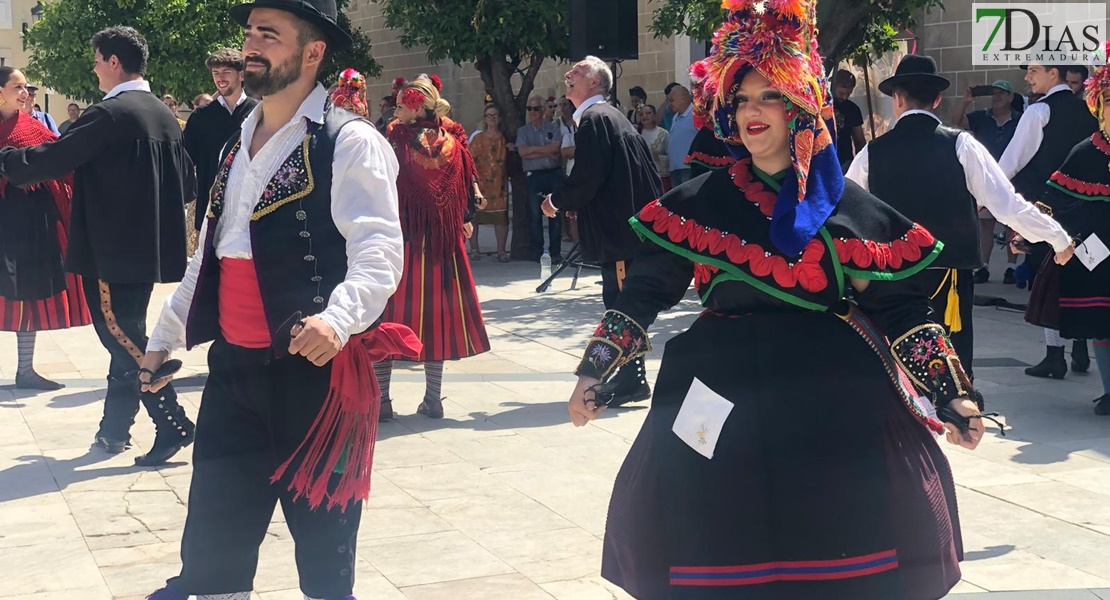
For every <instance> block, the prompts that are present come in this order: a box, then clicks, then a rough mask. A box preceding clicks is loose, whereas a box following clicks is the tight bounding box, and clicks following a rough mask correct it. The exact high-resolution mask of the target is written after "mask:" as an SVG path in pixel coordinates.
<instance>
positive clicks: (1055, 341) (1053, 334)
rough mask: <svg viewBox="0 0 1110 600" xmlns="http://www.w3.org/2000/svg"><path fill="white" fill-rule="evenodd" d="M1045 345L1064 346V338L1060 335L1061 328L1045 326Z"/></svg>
mask: <svg viewBox="0 0 1110 600" xmlns="http://www.w3.org/2000/svg"><path fill="white" fill-rule="evenodd" d="M1044 345H1045V346H1051V347H1053V348H1063V347H1064V338H1062V337H1060V330H1059V329H1049V328H1048V327H1045V328H1044Z"/></svg>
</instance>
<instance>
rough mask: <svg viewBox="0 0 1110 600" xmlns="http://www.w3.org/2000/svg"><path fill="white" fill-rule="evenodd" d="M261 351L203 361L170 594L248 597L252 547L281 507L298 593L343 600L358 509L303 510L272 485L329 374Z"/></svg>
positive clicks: (221, 350) (224, 351) (214, 352)
mask: <svg viewBox="0 0 1110 600" xmlns="http://www.w3.org/2000/svg"><path fill="white" fill-rule="evenodd" d="M269 355H270V351H269V349H261V350H255V349H248V348H242V347H239V346H234V345H231V344H229V343H227V342H226V341H224V340H222V339H221V340H216V342H215V343H214V344H213V345H212V348H211V350H209V352H208V368H209V375H208V382H207V383H206V384H205V387H204V394H203V396H202V397H201V405H200V415H199V416H198V418H197V435H196V446H195V447H194V450H193V478H192V486H191V488H190V490H189V515H188V518H187V519H186V521H185V534H184V537H183V538H182V540H181V562H182V567H181V575H180V576H178V577H175V578H174V579H171V580H170V581H169V585H170V586H171V587H172V588H174V589H175V590H177V591H179V592H182V593H184V594H186V595H200V594H230V593H234V592H245V591H249V590H251V589H252V588H253V582H254V575H255V570H256V569H257V566H258V547H259V545H260V544H261V543H262V540H263V538H264V537H265V536H266V529H267V527H268V526H269V525H270V520H271V518H272V517H273V513H274V507H275V506H276V505H277V503H278V502H280V503H281V511H282V513H283V514H284V515H285V520H286V524H287V526H288V527H289V533H290V534H292V536H293V541H294V542H295V544H296V551H295V552H296V561H297V571H298V573H299V574H300V583H301V591H302V592H303V593H305V594H306V595H308V596H310V597H313V598H328V599H329V600H330V599H331V598H346V597H347V596H348V595H350V594H351V592H352V587H353V586H354V577H355V576H354V567H355V542H356V538H357V536H358V526H359V521H360V517H361V515H362V503H361V502H358V503H356V504H352V505H350V506H348V507H347V510H346V511H345V512H340V511H339V510H338V509H333V510H330V511H328V510H325V509H324V508H320V509H317V510H310V509H309V507H308V503H307V502H306V501H305V500H304V499H303V498H302V499H300V500H297V501H295V502H294V501H293V498H292V494H291V493H290V492H289V491H287V488H288V479H289V477H290V475H291V474H292V473H291V471H293V470H295V469H296V464H294V465H293V466H292V467H291V469H290V472H287V474H286V476H285V477H284V478H283V480H282V481H279V482H277V483H275V484H271V483H270V476H271V475H273V473H274V471H276V470H277V468H278V466H279V465H281V463H283V462H284V461H285V460H286V459H287V458H289V456H290V455H291V454H292V453H293V452H294V451H295V450H296V448H297V446H298V445H299V444H300V443H301V441H302V440H303V439H304V437H305V434H306V433H307V432H308V429H309V427H310V426H311V425H312V422H313V421H314V420H315V418H316V415H317V413H319V411H320V407H321V406H322V405H323V403H324V399H325V398H326V397H327V393H328V386H329V383H330V377H331V367H330V366H325V367H316V366H313V365H312V364H311V363H309V362H308V361H307V360H305V359H303V358H302V357H299V356H290V357H287V358H283V359H280V360H276V361H273V362H268V356H269Z"/></svg>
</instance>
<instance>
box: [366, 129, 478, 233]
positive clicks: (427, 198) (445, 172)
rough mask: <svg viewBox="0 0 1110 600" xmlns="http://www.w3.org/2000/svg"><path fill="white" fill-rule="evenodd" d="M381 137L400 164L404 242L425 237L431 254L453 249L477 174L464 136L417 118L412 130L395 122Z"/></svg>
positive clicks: (399, 179)
mask: <svg viewBox="0 0 1110 600" xmlns="http://www.w3.org/2000/svg"><path fill="white" fill-rule="evenodd" d="M387 135H388V137H389V141H390V143H391V144H392V145H393V148H394V150H395V151H396V153H397V161H398V163H399V164H400V174H399V176H398V177H397V198H398V208H399V209H400V213H401V229H402V231H404V233H405V239H406V240H411V239H413V238H414V237H418V236H419V235H421V234H425V235H426V236H427V243H428V246H429V248H428V250H429V251H430V252H432V253H435V254H442V253H443V252H444V251H448V250H450V249H452V248H454V247H455V245H456V244H457V243H458V240H459V238H460V236H461V235H462V226H463V217H464V216H465V214H466V211H467V205H468V203H469V201H470V191H471V189H472V187H473V185H474V182H475V181H477V173H478V171H477V169H476V168H475V166H474V159H473V158H471V156H470V150H469V149H468V147H467V137H466V131H465V130H464V129H463V128H462V126H461V125H459V124H458V123H455V122H454V121H452V120H450V119H447V118H442V119H439V120H438V121H429V120H424V119H421V120H418V121H416V122H415V123H413V124H412V125H405V124H402V123H399V122H396V121H395V122H394V123H393V124H392V126H391V127H390V129H389V131H388V132H387Z"/></svg>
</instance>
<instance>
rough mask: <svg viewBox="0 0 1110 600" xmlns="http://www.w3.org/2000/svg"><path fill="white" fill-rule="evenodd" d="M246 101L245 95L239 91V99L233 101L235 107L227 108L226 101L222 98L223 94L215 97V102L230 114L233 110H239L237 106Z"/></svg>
mask: <svg viewBox="0 0 1110 600" xmlns="http://www.w3.org/2000/svg"><path fill="white" fill-rule="evenodd" d="M246 101H247V93H246V92H244V91H243V90H239V99H238V100H236V101H235V106H228V105H227V99H226V98H224V95H223V94H219V95H217V96H216V102H219V103H220V104H221V105H223V107H224V108H226V109H227V112H231V113H233V112H235V109H236V108H239V105H240V104H242V103H244V102H246Z"/></svg>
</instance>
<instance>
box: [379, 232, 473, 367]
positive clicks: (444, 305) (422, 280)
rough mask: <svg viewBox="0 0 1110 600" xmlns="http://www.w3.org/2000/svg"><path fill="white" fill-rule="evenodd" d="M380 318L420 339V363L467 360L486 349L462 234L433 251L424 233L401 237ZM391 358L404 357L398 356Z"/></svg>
mask: <svg viewBox="0 0 1110 600" xmlns="http://www.w3.org/2000/svg"><path fill="white" fill-rule="evenodd" d="M382 320H383V321H386V322H389V323H401V324H402V325H407V326H408V327H409V328H410V329H412V330H413V331H414V332H416V335H417V336H418V337H419V338H420V341H421V342H423V343H424V350H423V352H421V354H420V357H419V359H418V360H419V361H420V362H427V361H433V362H435V361H441V360H455V359H459V358H466V357H468V356H474V355H475V354H481V353H483V352H488V351H489V337H488V336H487V335H486V324H485V322H484V321H483V320H482V308H481V306H479V304H478V291H477V290H476V289H475V288H474V276H473V275H472V274H471V272H470V261H469V260H468V259H467V256H466V248H465V246H464V245H463V238H462V236H459V238H458V240H457V242H456V243H455V244H453V245H451V246H450V247H449V248H447V249H445V250H443V251H442V252H438V253H433V252H432V251H431V244H429V243H428V236H427V235H420V234H418V235H413V236H412V237H411V238H410V239H408V240H406V241H405V266H404V270H403V271H402V273H401V284H400V285H399V286H398V287H397V293H395V294H394V295H393V297H392V298H390V300H389V303H388V304H386V307H385V312H384V313H382ZM394 358H396V359H401V358H403V357H400V356H397V357H394Z"/></svg>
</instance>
